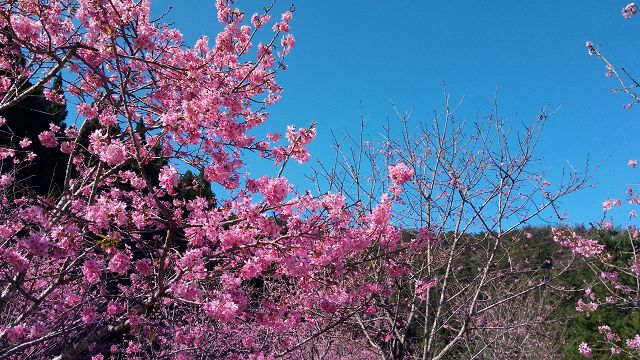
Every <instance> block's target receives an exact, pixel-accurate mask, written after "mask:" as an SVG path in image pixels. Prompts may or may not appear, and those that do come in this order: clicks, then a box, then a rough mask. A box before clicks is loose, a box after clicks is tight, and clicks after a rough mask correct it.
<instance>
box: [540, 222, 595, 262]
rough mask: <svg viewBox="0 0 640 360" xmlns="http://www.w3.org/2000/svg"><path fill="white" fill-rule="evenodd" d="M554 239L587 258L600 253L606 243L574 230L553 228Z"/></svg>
mask: <svg viewBox="0 0 640 360" xmlns="http://www.w3.org/2000/svg"><path fill="white" fill-rule="evenodd" d="M551 231H552V234H553V240H554V241H555V242H557V243H559V244H560V245H562V246H565V247H568V248H570V249H571V252H573V253H574V254H580V255H582V256H584V257H586V258H590V257H593V256H596V255H600V254H601V253H602V251H603V250H604V245H601V244H598V241H597V240H592V239H585V238H584V237H582V236H581V235H578V234H576V233H575V232H573V231H572V230H560V229H555V228H554V229H551Z"/></svg>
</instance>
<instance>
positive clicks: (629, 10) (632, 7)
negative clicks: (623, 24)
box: [622, 3, 638, 19]
mask: <svg viewBox="0 0 640 360" xmlns="http://www.w3.org/2000/svg"><path fill="white" fill-rule="evenodd" d="M637 13H638V7H637V6H636V4H635V3H629V4H627V6H625V7H624V8H623V9H622V16H623V17H624V18H625V19H631V17H632V16H633V15H636V14H637Z"/></svg>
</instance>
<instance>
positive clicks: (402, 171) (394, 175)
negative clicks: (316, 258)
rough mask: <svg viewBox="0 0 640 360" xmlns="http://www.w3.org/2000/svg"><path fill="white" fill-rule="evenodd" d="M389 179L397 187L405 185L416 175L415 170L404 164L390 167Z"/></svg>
mask: <svg viewBox="0 0 640 360" xmlns="http://www.w3.org/2000/svg"><path fill="white" fill-rule="evenodd" d="M388 171H389V177H390V178H391V181H393V183H394V184H395V185H404V184H405V183H406V182H407V181H409V179H411V177H412V176H413V174H414V171H413V169H411V168H409V167H408V166H407V165H405V164H404V163H397V164H394V165H389V169H388Z"/></svg>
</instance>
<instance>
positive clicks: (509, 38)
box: [152, 0, 640, 223]
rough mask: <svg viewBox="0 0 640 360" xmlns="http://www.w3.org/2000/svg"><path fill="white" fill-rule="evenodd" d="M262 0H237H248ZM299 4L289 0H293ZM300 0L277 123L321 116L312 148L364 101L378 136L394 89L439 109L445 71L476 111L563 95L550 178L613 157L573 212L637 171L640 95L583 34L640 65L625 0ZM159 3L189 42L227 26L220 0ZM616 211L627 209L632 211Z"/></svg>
mask: <svg viewBox="0 0 640 360" xmlns="http://www.w3.org/2000/svg"><path fill="white" fill-rule="evenodd" d="M256 3H257V1H254V0H251V1H249V0H239V1H236V5H237V6H239V7H241V8H243V9H244V8H246V7H247V6H255V4H256ZM262 3H266V2H260V4H262ZM251 4H254V5H251ZM289 5H290V3H289V2H282V1H280V2H279V3H278V5H277V6H278V7H279V10H281V11H282V10H284V9H286V8H288V6H289ZM295 5H296V12H295V15H294V21H293V22H292V33H293V34H294V35H295V38H296V41H297V43H296V47H295V48H294V51H293V52H292V54H291V55H290V56H289V58H288V61H287V63H288V65H289V69H288V70H287V71H285V72H282V73H281V74H280V77H279V83H280V84H281V85H282V86H283V87H284V89H285V91H284V94H283V99H282V101H281V102H279V103H278V104H277V105H275V106H274V107H273V108H272V109H271V113H272V118H271V122H270V123H269V125H266V126H271V127H273V130H282V129H284V127H285V126H286V125H288V124H296V125H299V126H306V125H308V124H309V123H310V122H311V121H317V122H318V137H317V140H316V141H315V142H314V143H313V145H312V146H311V147H310V149H311V151H312V156H313V160H320V161H322V160H328V159H330V158H331V154H332V152H331V148H330V145H331V138H330V134H331V132H332V131H333V132H334V133H336V134H338V135H341V134H345V133H347V132H349V131H355V130H356V129H357V125H358V122H359V119H360V115H361V114H364V115H366V116H368V118H369V123H368V127H367V132H368V133H369V134H370V136H371V137H375V136H376V134H378V132H380V130H381V127H382V125H384V124H386V122H387V120H388V119H389V120H391V122H392V123H393V119H394V116H395V115H394V109H393V107H392V106H391V102H393V103H395V104H396V106H397V107H398V109H399V110H401V111H412V113H413V119H415V120H428V119H429V117H430V114H432V112H433V110H434V109H437V108H438V107H439V106H440V105H441V104H442V101H443V97H442V86H443V82H446V84H447V89H448V92H449V93H450V94H451V97H452V99H460V98H462V97H464V105H463V110H462V112H463V113H464V114H468V115H469V116H471V117H473V116H475V114H477V113H483V112H488V111H490V109H491V106H492V101H493V98H494V97H495V96H496V93H497V96H498V103H499V104H500V108H501V113H502V114H503V115H504V116H505V117H507V118H513V117H516V118H517V119H518V120H520V121H525V122H526V121H527V120H528V119H531V118H533V117H535V115H536V114H537V112H538V110H539V109H541V108H542V107H544V106H548V107H551V108H556V107H558V108H559V111H558V112H557V114H556V115H555V116H554V117H553V118H551V120H550V121H549V123H548V124H547V126H546V128H545V131H544V133H543V136H542V141H541V144H540V149H539V150H540V151H539V155H540V157H542V158H544V163H543V166H544V167H545V169H546V170H547V171H548V172H549V173H550V174H551V178H553V176H554V174H555V175H556V176H557V175H558V174H560V172H561V171H562V168H563V167H566V166H567V164H572V165H574V166H575V167H577V168H582V167H583V166H584V163H585V161H586V159H587V157H589V158H590V159H591V162H592V164H596V163H599V162H603V161H604V163H603V164H602V166H601V167H600V170H599V171H598V173H597V174H596V176H595V177H594V179H593V183H594V184H595V185H596V188H595V189H592V190H586V191H583V192H582V193H579V194H576V195H574V196H573V197H572V198H570V199H568V200H567V201H565V202H564V204H563V205H564V206H563V207H564V209H566V210H567V212H568V214H569V216H570V220H571V221H572V222H576V223H583V222H589V221H593V220H594V219H597V218H599V217H600V216H601V207H600V203H601V202H602V201H603V200H605V199H607V198H610V197H618V198H624V190H625V189H626V188H627V187H628V185H629V184H632V183H635V182H636V180H637V179H638V173H637V172H638V171H640V169H637V170H635V171H634V170H632V169H629V168H627V167H626V161H627V160H628V159H630V158H640V151H639V146H638V141H637V140H638V137H637V133H638V129H639V128H640V123H639V121H638V111H640V106H639V107H637V108H634V109H631V110H625V109H624V108H623V106H624V105H625V104H626V103H627V102H628V100H627V99H626V98H625V97H624V96H623V95H611V94H610V93H609V91H610V89H612V88H613V87H615V85H616V84H615V83H614V81H613V80H612V79H609V78H606V77H605V76H604V72H605V71H604V67H603V66H602V64H601V63H600V62H599V61H598V60H597V59H596V58H594V57H591V56H589V55H587V50H586V48H585V45H584V43H585V41H587V40H591V41H593V42H594V44H595V45H596V46H598V47H599V48H600V49H601V51H602V52H603V53H604V54H606V55H607V57H608V58H609V59H610V60H611V61H612V62H614V64H616V65H618V66H620V65H623V66H626V67H627V69H629V70H631V71H632V72H634V71H636V73H637V74H638V75H639V77H640V56H639V55H640V53H639V52H638V51H636V50H635V47H634V46H635V45H634V42H633V40H634V39H635V38H636V35H637V34H638V31H639V30H640V18H634V19H632V20H624V19H623V18H622V16H621V15H620V11H621V9H622V7H624V5H626V3H625V2H623V1H622V2H621V1H595V0H590V1H535V2H521V1H512V0H509V1H507V0H502V1H441V0H438V1H408V0H405V1H382V0H378V1H337V0H322V1H310V0H303V1H299V2H297V3H295ZM152 6H153V7H154V11H155V12H156V13H160V12H161V11H164V10H166V9H167V8H168V7H169V6H172V10H171V12H170V14H169V19H171V20H172V21H174V22H175V26H176V27H177V28H179V29H181V30H182V32H183V34H184V35H185V39H186V41H187V42H188V43H189V44H193V42H195V40H196V39H197V38H199V37H200V36H201V35H202V34H204V33H206V34H209V35H210V36H211V37H214V36H215V34H216V33H217V31H218V30H219V29H220V25H219V24H218V23H217V22H216V20H215V8H214V6H213V1H200V0H198V1H195V0H191V1H190V0H183V1H172V0H157V1H153V2H152ZM281 11H280V12H281ZM258 169H260V167H258ZM304 169H305V168H304V167H292V168H291V169H289V173H288V174H287V175H288V177H290V178H292V179H293V181H294V182H296V181H298V182H301V181H302V176H301V173H302V172H303V171H304ZM613 214H614V215H616V214H617V215H619V217H616V219H618V222H619V223H624V222H625V216H624V214H625V211H622V210H618V211H616V212H614V213H613Z"/></svg>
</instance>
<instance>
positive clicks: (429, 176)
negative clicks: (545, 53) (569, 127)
mask: <svg viewBox="0 0 640 360" xmlns="http://www.w3.org/2000/svg"><path fill="white" fill-rule="evenodd" d="M460 105H461V104H459V103H458V104H451V103H450V100H449V96H448V95H446V96H445V104H444V106H443V108H442V110H439V111H436V112H435V113H434V116H433V120H432V121H431V122H427V123H416V122H415V121H411V120H410V115H409V114H400V113H398V119H397V120H396V121H395V122H394V125H393V126H391V125H390V126H389V127H388V128H387V129H386V130H385V132H384V134H385V136H384V138H383V139H382V140H381V141H380V142H374V141H367V140H366V139H365V137H364V136H362V135H361V136H360V137H359V138H358V137H354V138H348V139H345V140H340V141H336V142H335V143H336V163H335V165H333V166H331V167H327V166H321V168H320V169H319V170H318V178H320V179H321V181H318V183H317V184H318V188H319V189H322V188H323V187H327V188H329V189H331V190H332V191H339V192H341V193H343V194H345V196H346V197H347V199H348V201H349V202H353V203H361V204H365V205H364V207H365V209H366V211H371V212H372V213H373V214H375V213H376V211H377V209H379V207H380V205H381V204H382V205H385V204H386V206H388V207H390V208H391V209H392V211H391V213H392V217H391V220H392V221H393V223H394V224H395V225H397V226H401V227H402V228H403V229H405V232H404V234H403V235H404V236H403V238H402V241H399V242H397V243H394V244H392V246H393V253H392V254H394V255H393V256H389V255H390V254H389V253H388V250H386V249H381V250H380V251H378V252H377V253H376V257H378V258H379V261H376V262H373V263H371V265H370V266H373V267H374V268H375V270H376V271H374V272H373V275H374V279H372V280H369V281H372V282H374V283H376V284H379V286H381V288H382V289H383V290H382V292H381V294H380V295H379V296H374V297H373V299H372V302H371V304H370V307H369V308H367V309H366V311H365V312H364V313H359V314H357V315H356V318H355V321H353V322H351V324H350V326H351V327H350V328H349V329H350V330H349V331H354V330H353V328H355V329H356V330H358V329H359V330H360V332H361V336H362V337H364V338H365V339H366V340H367V342H368V344H369V346H370V348H371V351H373V352H375V353H377V354H379V355H380V356H381V357H382V358H383V359H401V358H419V359H443V358H471V357H473V358H478V357H483V356H484V357H486V356H488V354H494V355H497V354H502V355H506V354H507V353H509V351H510V348H508V347H506V346H505V344H506V343H510V345H511V346H512V347H511V350H512V349H513V348H514V343H512V342H513V341H516V344H518V346H521V347H522V348H524V349H527V348H528V349H534V348H537V349H538V350H540V351H543V352H544V351H545V350H541V349H540V346H541V344H543V343H544V344H546V345H547V348H546V350H549V351H550V349H552V348H553V346H554V345H553V344H552V343H550V342H548V341H545V340H544V339H543V338H542V337H538V338H537V339H536V337H535V336H533V335H531V334H535V332H536V331H537V330H540V331H542V330H543V329H544V328H545V326H546V325H545V324H546V322H547V321H548V320H551V319H548V318H547V316H546V315H548V314H550V309H552V308H553V306H554V305H555V304H554V303H553V302H552V301H551V298H550V297H549V293H550V291H551V287H550V286H551V285H553V284H554V283H555V280H556V279H557V278H558V277H559V276H561V275H562V274H563V273H564V272H565V271H566V270H567V269H569V268H570V267H571V266H572V263H573V261H572V259H573V257H574V256H572V255H569V256H564V257H561V258H556V256H555V255H556V254H542V253H540V254H537V253H536V251H538V250H539V249H537V248H536V247H535V246H534V245H529V244H528V243H529V242H530V240H529V239H530V238H531V237H532V235H531V234H530V233H529V232H527V231H526V230H525V229H524V226H525V225H527V224H529V223H530V221H532V220H533V219H535V220H536V221H540V220H544V221H549V222H552V223H555V222H557V221H562V220H564V218H563V216H562V212H561V210H560V204H559V202H560V201H561V199H563V198H564V197H566V196H567V195H569V194H571V193H573V192H575V191H578V190H580V189H581V188H583V187H584V186H585V184H586V182H587V181H588V179H589V174H590V170H589V169H588V168H587V169H585V170H584V172H582V173H578V172H574V171H567V172H566V173H565V174H564V175H563V176H562V177H561V178H559V179H557V180H556V182H557V184H556V185H555V186H554V185H552V184H551V182H550V181H549V180H548V179H547V177H546V174H545V173H544V172H543V171H542V169H541V167H540V166H539V165H540V160H539V159H537V158H536V157H535V149H536V145H537V143H538V139H539V136H540V134H541V131H542V128H543V126H544V124H545V121H546V120H547V118H548V117H549V116H550V115H551V114H550V113H548V112H547V111H546V110H544V109H543V110H542V111H541V112H540V113H539V114H538V115H537V116H536V117H534V119H533V121H531V122H530V123H529V124H527V125H523V126H521V127H518V124H517V123H515V122H509V121H507V120H505V119H504V118H503V117H501V115H500V113H499V112H498V107H497V105H496V106H495V108H494V109H493V111H492V112H491V113H489V114H488V115H486V116H483V117H479V118H477V119H475V120H469V119H468V118H467V117H465V116H463V115H460V114H459V111H460V109H459V108H460ZM361 128H362V129H363V132H364V129H365V123H364V120H363V122H362V126H361ZM349 143H351V144H353V147H352V148H349V147H347V146H346V145H344V144H349ZM380 193H383V195H382V197H378V194H380ZM394 202H395V204H394ZM549 240H550V239H549ZM552 243H553V242H552ZM534 255H537V258H535V257H536V256H534ZM543 290H544V291H545V292H543ZM524 302H527V303H531V304H535V306H536V307H537V308H536V307H532V308H531V309H530V310H533V309H537V310H536V311H520V310H519V309H520V304H522V303H524ZM345 331H346V330H345ZM523 331H524V332H525V333H526V334H522V336H521V337H518V333H519V332H520V333H522V332H523ZM545 331H546V330H545ZM549 331H552V330H549ZM507 337H510V338H511V339H510V340H508V339H507ZM518 339H519V340H518ZM518 341H520V342H518ZM501 346H502V349H501V350H496V349H495V348H496V347H497V348H500V347H501ZM554 349H555V348H554ZM500 351H502V352H500ZM522 354H525V351H523V352H522ZM535 354H539V352H530V353H529V355H530V356H531V357H530V358H535ZM502 355H501V356H502ZM511 355H513V353H511Z"/></svg>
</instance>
